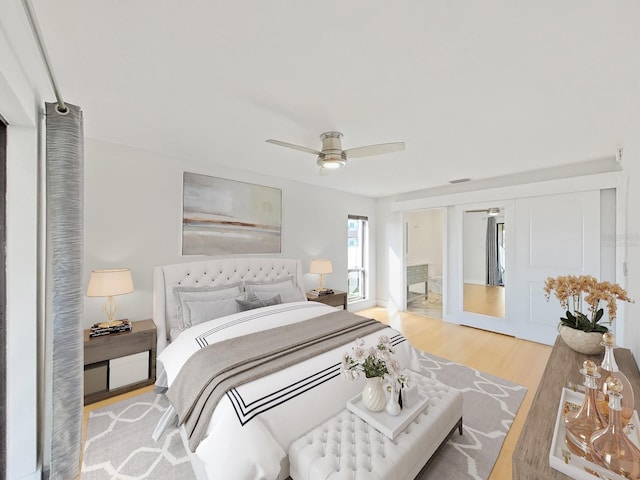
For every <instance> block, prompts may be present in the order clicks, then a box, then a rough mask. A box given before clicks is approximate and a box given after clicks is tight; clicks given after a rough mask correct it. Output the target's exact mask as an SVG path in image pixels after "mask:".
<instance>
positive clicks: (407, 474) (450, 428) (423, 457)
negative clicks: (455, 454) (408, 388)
mask: <svg viewBox="0 0 640 480" xmlns="http://www.w3.org/2000/svg"><path fill="white" fill-rule="evenodd" d="M415 383H416V384H417V385H418V388H419V389H420V391H421V393H422V394H423V395H428V396H429V403H428V406H427V408H426V409H425V410H424V411H423V412H422V413H420V414H419V415H418V416H417V417H416V419H415V420H414V421H413V422H412V423H410V424H409V425H408V426H407V428H405V430H404V431H403V432H402V433H400V434H399V435H398V436H397V437H396V438H395V439H394V440H391V439H390V438H388V437H386V436H385V435H383V434H382V433H380V432H378V431H377V430H376V429H374V428H373V427H372V426H371V425H369V424H367V423H365V422H364V421H363V420H362V419H361V418H360V417H358V416H357V415H355V414H353V413H351V412H350V411H348V410H343V411H342V412H340V413H339V414H337V415H336V416H335V417H333V418H330V419H329V420H327V421H326V422H324V423H323V424H321V425H319V426H318V427H316V428H314V429H313V430H311V431H310V432H309V433H307V434H306V435H304V436H302V437H300V438H299V439H297V440H295V441H294V442H293V443H292V444H291V447H290V448H289V462H290V472H291V478H292V479H293V480H320V479H322V480H329V479H331V480H340V479H349V480H352V479H356V480H359V479H362V480H365V479H366V480H375V479H379V480H385V479H390V478H393V479H399V480H400V479H402V480H413V479H414V478H416V476H417V475H418V474H419V473H420V471H421V470H422V469H423V468H424V467H425V466H426V464H427V462H428V461H429V459H430V458H431V456H432V455H433V454H434V453H435V452H436V451H437V450H438V448H439V447H440V446H441V445H443V444H444V443H445V442H446V441H447V439H448V438H449V437H450V436H451V435H452V434H453V433H454V432H455V430H456V429H458V430H459V432H460V434H462V393H461V392H460V391H459V390H456V389H455V388H451V387H448V386H446V385H444V384H442V383H440V382H438V381H436V380H432V379H430V378H427V377H419V378H417V379H416V382H415Z"/></svg>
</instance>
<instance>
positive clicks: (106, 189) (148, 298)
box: [84, 139, 376, 327]
mask: <svg viewBox="0 0 640 480" xmlns="http://www.w3.org/2000/svg"><path fill="white" fill-rule="evenodd" d="M211 156H212V158H215V152H212V153H211ZM238 166H241V164H240V163H239V165H238ZM185 170H186V171H191V172H195V173H199V174H203V175H211V176H216V177H222V178H228V179H232V180H239V181H243V182H250V183H256V184H260V185H266V186H270V187H276V188H280V189H282V203H283V205H282V212H283V213H282V253H281V254H277V255H275V256H279V257H283V258H297V259H301V260H302V261H303V270H304V271H305V272H307V271H308V268H309V262H310V260H311V259H312V258H329V259H331V260H332V262H333V273H332V274H330V275H327V276H326V277H325V285H326V286H328V287H332V288H335V289H338V290H346V289H347V273H346V272H347V216H348V215H349V214H356V215H364V216H368V217H369V230H370V237H371V238H370V241H371V251H372V252H374V251H375V249H376V243H375V238H376V220H375V201H374V200H373V199H370V198H367V197H361V196H358V195H352V194H349V193H343V192H337V191H333V190H327V189H322V188H318V187H313V186H310V185H306V184H301V183H296V182H290V181H286V180H283V179H280V178H275V177H267V176H262V175H257V174H253V173H250V172H246V171H243V170H239V169H237V170H236V169H229V168H224V167H218V166H214V165H209V164H206V165H205V164H203V163H201V162H200V163H198V162H194V161H190V160H189V159H185V158H174V157H169V156H165V155H161V154H157V153H152V152H147V151H143V150H139V149H135V148H131V147H127V146H122V145H116V144H112V143H107V142H102V141H97V140H92V139H86V141H85V285H86V284H87V282H88V278H89V274H90V272H91V270H92V269H98V268H115V267H127V268H130V269H131V271H132V275H133V281H134V288H135V292H134V293H131V294H128V295H122V296H119V297H117V300H118V303H119V304H120V311H119V314H118V317H119V318H129V319H132V320H139V319H145V318H151V314H152V287H153V267H154V266H156V265H163V264H167V263H179V262H188V261H196V260H199V259H200V258H202V257H199V256H182V255H181V253H180V252H181V228H182V173H183V171H185ZM319 206H322V208H318V207H319ZM267 256H268V255H267ZM373 263H374V262H372V269H371V271H370V282H375V278H376V275H375V273H376V271H375V264H373ZM305 281H306V288H307V289H311V288H314V287H315V286H316V285H317V277H316V276H315V275H310V274H307V275H305ZM373 284H375V283H373ZM103 303H104V299H101V298H88V297H85V308H84V311H85V320H84V321H85V326H86V327H89V326H90V325H91V324H93V323H96V322H98V321H102V320H103V316H104V313H103V312H102V304H103ZM374 304H375V298H374V299H373V300H372V301H370V302H364V303H362V304H359V305H352V306H351V307H350V308H351V309H352V310H355V309H358V308H365V307H367V306H371V305H374Z"/></svg>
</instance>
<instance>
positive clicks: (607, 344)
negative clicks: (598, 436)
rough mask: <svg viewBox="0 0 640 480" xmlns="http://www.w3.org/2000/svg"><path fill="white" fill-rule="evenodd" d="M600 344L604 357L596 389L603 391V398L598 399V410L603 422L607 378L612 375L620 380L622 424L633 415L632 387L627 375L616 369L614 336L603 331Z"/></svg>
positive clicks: (606, 405)
mask: <svg viewBox="0 0 640 480" xmlns="http://www.w3.org/2000/svg"><path fill="white" fill-rule="evenodd" d="M602 346H603V347H604V358H603V359H602V365H600V366H599V367H598V373H599V374H600V378H599V379H598V390H600V391H602V392H603V393H604V398H602V399H601V400H599V401H598V405H597V406H598V410H599V411H600V414H601V415H602V418H603V420H604V421H605V423H606V422H607V420H608V418H609V395H608V392H607V382H606V380H607V378H609V377H613V378H617V379H618V380H620V383H621V384H622V388H623V390H624V395H623V396H622V413H621V415H622V425H626V424H627V423H629V421H630V420H631V416H632V415H633V407H634V398H633V388H632V387H631V382H629V379H628V378H627V376H626V375H625V374H624V373H622V372H621V371H620V370H619V369H618V364H617V363H616V357H615V356H614V354H613V350H614V349H615V348H616V337H615V335H614V334H613V333H611V332H605V333H604V334H603V335H602Z"/></svg>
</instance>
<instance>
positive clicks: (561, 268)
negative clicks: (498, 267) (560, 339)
mask: <svg viewBox="0 0 640 480" xmlns="http://www.w3.org/2000/svg"><path fill="white" fill-rule="evenodd" d="M514 217H515V218H514V220H515V222H514V223H515V232H514V235H515V239H514V240H515V241H514V242H512V243H511V244H512V245H513V246H514V249H515V258H514V261H515V268H514V269H513V270H512V275H511V276H510V277H509V281H510V286H511V285H512V286H513V288H509V291H508V296H509V298H508V300H507V301H508V302H509V303H510V304H511V307H512V308H511V309H510V310H511V311H512V312H513V313H514V324H515V325H514V326H515V332H514V333H515V335H516V336H517V337H520V338H524V339H526V340H532V341H535V342H539V343H545V344H548V345H553V343H554V342H555V340H556V337H557V336H558V330H557V326H558V323H559V319H560V317H561V316H564V311H563V309H562V307H560V304H559V302H558V300H557V299H556V298H555V297H553V295H552V296H551V298H550V300H549V302H547V301H546V300H545V297H544V290H543V287H544V282H545V280H546V279H547V278H548V277H556V276H558V275H593V276H594V277H596V278H598V277H599V274H600V191H588V192H579V193H567V194H562V195H545V196H541V197H530V198H523V199H518V200H516V201H515V215H514Z"/></svg>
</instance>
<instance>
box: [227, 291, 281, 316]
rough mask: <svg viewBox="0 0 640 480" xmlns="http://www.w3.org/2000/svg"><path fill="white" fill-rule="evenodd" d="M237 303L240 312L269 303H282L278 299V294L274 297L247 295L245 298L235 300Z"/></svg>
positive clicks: (266, 305)
mask: <svg viewBox="0 0 640 480" xmlns="http://www.w3.org/2000/svg"><path fill="white" fill-rule="evenodd" d="M236 302H237V303H238V307H239V308H240V311H241V312H246V311H247V310H253V309H254V308H260V307H268V306H270V305H278V304H279V303H282V302H281V301H280V295H276V296H275V297H270V298H265V299H261V298H258V297H256V296H255V295H254V296H251V297H249V298H248V299H247V300H236Z"/></svg>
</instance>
